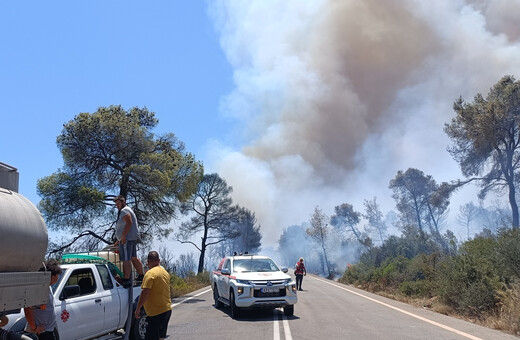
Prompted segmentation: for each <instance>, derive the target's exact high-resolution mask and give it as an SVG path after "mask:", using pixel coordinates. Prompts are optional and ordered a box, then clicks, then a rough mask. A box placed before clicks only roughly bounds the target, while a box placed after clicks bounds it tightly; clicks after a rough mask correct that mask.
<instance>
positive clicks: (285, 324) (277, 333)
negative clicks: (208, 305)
mask: <svg viewBox="0 0 520 340" xmlns="http://www.w3.org/2000/svg"><path fill="white" fill-rule="evenodd" d="M209 291H211V288H210V289H206V290H204V291H202V292H200V293H198V294H196V295H193V296H190V297H189V298H186V299H184V300H182V301H179V302H177V303H173V304H172V308H173V307H175V306H177V305H180V304H181V303H184V302H186V301H188V300H191V299H193V298H195V297H197V296H200V295H202V294H205V293H207V292H209ZM278 312H280V310H278ZM273 314H274V325H273V339H274V340H280V322H279V320H278V313H273ZM282 323H283V332H284V336H285V340H292V334H291V328H290V327H289V320H287V317H286V316H285V314H283V312H282Z"/></svg>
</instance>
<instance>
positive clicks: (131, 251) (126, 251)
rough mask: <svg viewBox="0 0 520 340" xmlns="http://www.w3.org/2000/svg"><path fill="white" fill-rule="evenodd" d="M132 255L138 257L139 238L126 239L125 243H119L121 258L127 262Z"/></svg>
mask: <svg viewBox="0 0 520 340" xmlns="http://www.w3.org/2000/svg"><path fill="white" fill-rule="evenodd" d="M132 257H137V240H132V241H129V240H126V243H125V244H121V243H119V260H121V261H123V262H126V261H130V259H131V258H132Z"/></svg>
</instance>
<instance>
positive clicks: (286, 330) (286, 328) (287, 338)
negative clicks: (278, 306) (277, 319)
mask: <svg viewBox="0 0 520 340" xmlns="http://www.w3.org/2000/svg"><path fill="white" fill-rule="evenodd" d="M282 320H283V332H284V335H285V340H292V335H291V329H290V328H289V321H288V320H287V317H286V316H285V314H282Z"/></svg>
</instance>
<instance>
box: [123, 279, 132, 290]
mask: <svg viewBox="0 0 520 340" xmlns="http://www.w3.org/2000/svg"><path fill="white" fill-rule="evenodd" d="M121 286H123V287H125V288H130V287H132V281H130V280H128V279H127V280H123V281H121Z"/></svg>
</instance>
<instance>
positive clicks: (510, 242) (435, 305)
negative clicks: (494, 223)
mask: <svg viewBox="0 0 520 340" xmlns="http://www.w3.org/2000/svg"><path fill="white" fill-rule="evenodd" d="M418 246H419V244H417V242H414V240H413V239H410V237H406V236H401V237H396V236H392V237H389V238H388V239H387V240H386V241H385V242H384V243H383V244H382V245H381V246H378V247H373V248H372V249H371V251H369V252H365V253H363V254H362V255H361V259H360V261H359V262H358V263H357V264H355V265H350V266H348V268H347V269H346V271H345V272H344V274H343V276H342V277H341V278H340V279H339V282H342V283H346V284H352V285H355V286H357V287H359V288H362V289H365V290H368V291H371V292H374V293H378V294H382V295H385V296H388V297H392V298H394V299H397V300H401V301H405V302H409V303H414V304H418V305H420V306H422V307H425V308H429V309H432V310H434V311H436V312H439V313H443V314H446V315H450V316H456V317H461V318H465V319H467V320H470V321H472V322H476V323H480V324H482V325H484V326H487V327H491V328H495V329H500V330H502V331H506V332H509V333H512V334H515V335H520V231H519V230H518V229H514V230H511V229H503V230H500V231H499V232H498V233H497V234H496V235H493V234H491V233H489V232H484V233H482V234H481V235H478V236H476V237H475V238H474V239H472V240H469V241H466V242H464V243H463V244H461V245H460V247H458V250H457V251H456V252H454V253H453V254H447V253H445V252H443V251H442V250H441V249H440V248H439V247H437V246H436V245H435V243H433V242H428V241H427V242H426V243H423V247H421V248H422V251H420V252H419V251H416V250H414V248H415V249H418V248H419V247H418Z"/></svg>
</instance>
